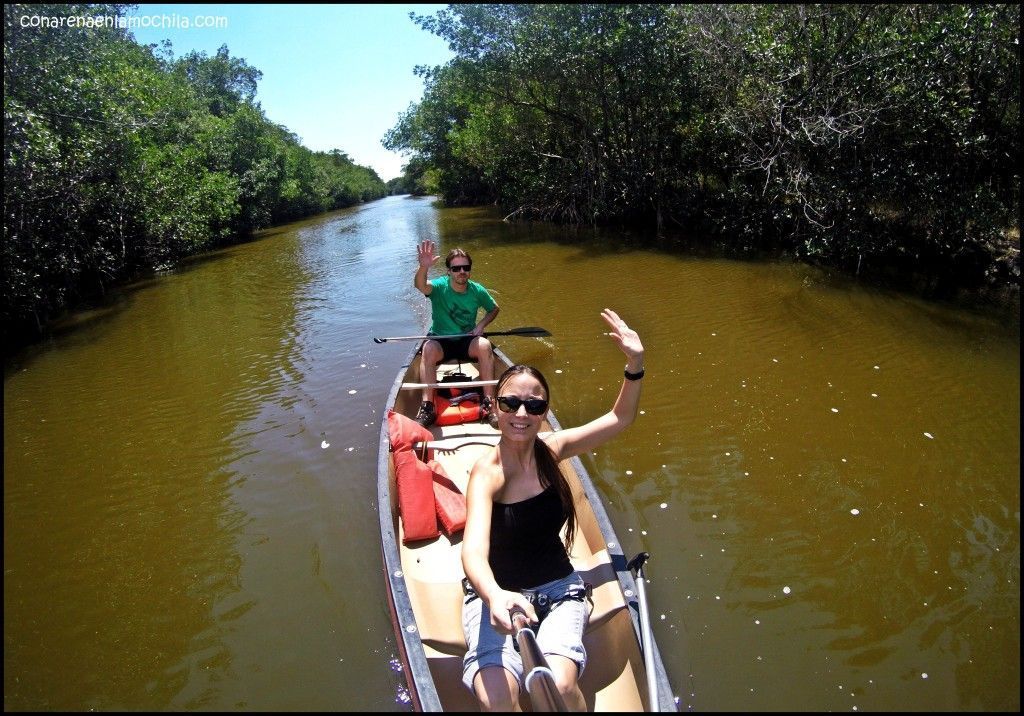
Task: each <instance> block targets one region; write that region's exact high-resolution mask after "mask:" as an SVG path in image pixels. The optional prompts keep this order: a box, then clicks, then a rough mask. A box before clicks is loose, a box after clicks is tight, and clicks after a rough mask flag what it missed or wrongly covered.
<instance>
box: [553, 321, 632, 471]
mask: <svg viewBox="0 0 1024 716" xmlns="http://www.w3.org/2000/svg"><path fill="white" fill-rule="evenodd" d="M601 317H602V318H603V319H604V320H605V323H607V324H608V326H609V328H610V329H611V331H610V333H609V334H608V335H609V336H611V337H612V340H614V341H615V343H616V344H617V345H618V346H619V350H621V351H622V352H623V353H624V354H625V355H626V368H625V371H626V372H628V373H634V374H635V373H641V372H642V371H643V369H644V347H643V344H642V343H641V342H640V336H638V335H637V333H636V331H634V330H633V329H632V328H630V327H629V326H627V325H626V322H625V321H623V320H622V319H621V318H619V315H618V314H617V313H615V312H614V311H612V310H610V309H607V308H606V309H605V310H603V311H602V312H601ZM642 382H643V379H642V378H641V379H637V380H630V379H629V378H626V377H625V376H623V380H622V387H621V388H620V389H619V395H618V397H617V398H616V399H615V404H614V405H612V409H611V410H610V411H609V412H607V413H605V414H604V415H602V416H600V417H599V418H596V419H594V420H591V421H590V422H589V423H585V424H583V425H580V426H578V427H575V428H568V429H566V430H562V431H560V432H557V433H552V434H551V435H550V436H549V437H547V439H546V440H545V442H547V444H548V446H549V447H550V448H551V449H552V451H553V452H554V453H555V457H556V458H557V459H558V460H566V459H568V458H570V457H573V456H574V455H579V454H581V453H584V452H587V451H588V450H592V449H594V448H595V447H597V446H598V445H601V444H602V443H604V442H607V441H608V440H610V439H611V438H613V437H615V436H616V435H618V434H619V433H621V432H622V431H623V430H625V429H626V428H627V427H629V426H630V425H631V424H632V423H633V421H634V420H635V419H636V414H637V411H638V409H639V406H640V386H641V384H642Z"/></svg>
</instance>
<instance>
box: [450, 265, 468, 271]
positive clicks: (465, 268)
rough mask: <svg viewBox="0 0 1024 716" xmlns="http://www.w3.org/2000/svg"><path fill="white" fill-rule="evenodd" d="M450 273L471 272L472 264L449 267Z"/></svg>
mask: <svg viewBox="0 0 1024 716" xmlns="http://www.w3.org/2000/svg"><path fill="white" fill-rule="evenodd" d="M449 268H450V269H451V270H452V271H472V270H473V264H463V265H462V266H450V267H449Z"/></svg>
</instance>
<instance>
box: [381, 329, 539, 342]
mask: <svg viewBox="0 0 1024 716" xmlns="http://www.w3.org/2000/svg"><path fill="white" fill-rule="evenodd" d="M471 335H473V334H472V333H456V334H454V335H451V336H391V337H390V338H374V339H373V342H374V343H387V342H388V341H425V340H427V339H428V338H467V337H469V336H471ZM481 335H483V336H485V337H489V336H533V337H538V338H539V337H541V336H550V335H551V332H550V331H548V330H547V329H546V328H540V327H538V326H523V327H522V328H510V329H509V330H507V331H490V332H487V333H482V334H481Z"/></svg>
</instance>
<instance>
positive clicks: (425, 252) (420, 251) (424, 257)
mask: <svg viewBox="0 0 1024 716" xmlns="http://www.w3.org/2000/svg"><path fill="white" fill-rule="evenodd" d="M435 250H436V246H435V245H434V242H433V241H421V242H420V245H419V246H417V247H416V260H417V261H419V262H420V266H422V267H423V268H430V267H431V266H433V265H434V264H435V263H437V260H438V259H439V258H441V257H440V256H438V255H437V254H435V253H434V251H435Z"/></svg>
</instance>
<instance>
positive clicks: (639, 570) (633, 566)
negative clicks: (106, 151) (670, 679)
mask: <svg viewBox="0 0 1024 716" xmlns="http://www.w3.org/2000/svg"><path fill="white" fill-rule="evenodd" d="M650 556H651V555H650V554H649V553H647V552H641V553H640V554H638V555H637V556H636V557H633V559H631V560H629V564H627V565H626V567H627V569H629V571H631V572H634V573H635V574H636V595H637V599H636V601H637V604H638V605H639V607H640V638H641V640H642V642H643V643H642V646H643V649H644V667H645V668H646V669H647V704H648V706H649V710H650V711H658V710H659V708H658V704H659V701H658V679H657V676H656V675H655V673H654V650H653V649H652V648H651V647H652V645H653V644H654V637H653V636H652V635H651V613H650V611H649V610H648V608H647V590H646V588H645V587H644V562H646V561H647V560H648V559H650Z"/></svg>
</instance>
